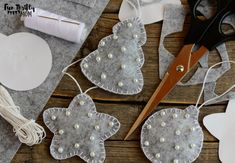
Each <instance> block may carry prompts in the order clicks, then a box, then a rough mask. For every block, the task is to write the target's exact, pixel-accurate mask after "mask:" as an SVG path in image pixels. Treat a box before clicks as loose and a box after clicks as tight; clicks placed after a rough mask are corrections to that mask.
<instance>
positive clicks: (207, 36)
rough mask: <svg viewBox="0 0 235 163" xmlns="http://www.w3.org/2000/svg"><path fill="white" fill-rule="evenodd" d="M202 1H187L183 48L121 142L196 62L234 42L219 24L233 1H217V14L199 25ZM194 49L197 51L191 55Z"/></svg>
mask: <svg viewBox="0 0 235 163" xmlns="http://www.w3.org/2000/svg"><path fill="white" fill-rule="evenodd" d="M201 1H202V0H188V3H189V7H190V11H191V27H190V30H189V33H188V35H187V36H186V38H185V44H184V46H183V48H182V49H181V51H180V53H179V54H178V56H177V57H176V58H175V60H174V61H173V63H172V64H171V65H170V66H169V68H168V70H167V73H166V74H165V76H164V78H163V80H162V82H161V83H160V85H159V86H158V88H157V89H156V91H155V92H154V93H153V95H152V97H151V98H150V100H149V101H148V103H147V105H146V106H145V108H144V109H143V111H142V112H141V113H140V115H139V117H138V118H137V120H136V121H135V123H134V124H133V125H132V127H131V129H130V130H129V132H128V134H127V136H126V137H125V140H126V139H127V138H128V137H129V136H130V135H131V134H132V133H133V132H134V130H135V129H136V128H137V127H138V126H139V125H140V124H141V123H142V122H143V121H144V120H145V119H146V118H147V117H148V116H149V114H150V113H151V112H152V111H153V110H154V109H155V107H156V106H157V105H158V104H159V103H160V101H161V100H162V99H163V98H164V97H165V96H166V95H167V94H168V93H169V92H170V91H171V90H172V89H173V88H174V87H175V86H176V84H177V83H178V82H179V81H180V80H181V79H182V78H183V77H184V76H185V75H186V74H187V73H188V72H189V71H190V69H191V68H192V67H193V66H194V65H196V64H197V63H198V61H199V59H200V58H201V57H202V56H203V55H204V54H205V53H206V52H207V51H210V50H212V49H214V48H215V47H216V46H218V45H220V44H222V43H224V42H226V41H229V40H233V39H235V34H234V33H233V34H229V35H227V34H224V33H223V31H222V23H223V21H224V19H225V18H226V17H228V16H229V15H232V14H235V0H217V12H216V14H215V15H214V16H212V17H211V18H209V19H207V20H205V21H203V20H201V19H199V18H198V15H197V7H198V5H199V4H200V3H201ZM194 46H197V47H199V48H198V50H196V51H193V48H194Z"/></svg>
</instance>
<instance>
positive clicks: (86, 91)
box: [84, 86, 98, 93]
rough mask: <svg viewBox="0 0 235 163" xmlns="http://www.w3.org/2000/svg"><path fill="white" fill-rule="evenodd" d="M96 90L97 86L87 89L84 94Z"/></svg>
mask: <svg viewBox="0 0 235 163" xmlns="http://www.w3.org/2000/svg"><path fill="white" fill-rule="evenodd" d="M96 88H98V87H97V86H94V87H91V88H88V89H87V90H86V91H85V92H84V93H87V92H89V91H91V90H93V89H96Z"/></svg>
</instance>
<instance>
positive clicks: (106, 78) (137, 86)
mask: <svg viewBox="0 0 235 163" xmlns="http://www.w3.org/2000/svg"><path fill="white" fill-rule="evenodd" d="M145 42H146V32H145V28H144V25H143V24H142V22H141V21H140V19H139V18H138V17H136V18H132V19H128V20H126V21H122V22H119V23H118V24H116V25H115V26H114V27H113V34H112V35H109V36H107V37H105V38H103V39H102V40H101V41H100V42H99V45H98V49H97V50H95V51H93V52H92V53H90V54H89V55H88V56H87V57H85V58H84V59H83V61H82V62H81V69H82V72H83V74H84V75H85V76H86V77H87V78H88V79H89V80H90V81H91V82H92V83H93V84H95V85H97V86H98V87H100V88H102V89H104V90H107V91H109V92H113V93H116V94H123V95H133V94H137V93H139V92H141V90H142V88H143V85H144V80H143V75H142V72H141V67H142V66H143V64H144V54H143V51H142V48H141V46H142V45H144V44H145Z"/></svg>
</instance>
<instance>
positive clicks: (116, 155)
mask: <svg viewBox="0 0 235 163" xmlns="http://www.w3.org/2000/svg"><path fill="white" fill-rule="evenodd" d="M121 1H122V0H111V1H110V3H109V5H108V6H107V7H106V9H105V11H104V13H103V14H102V16H101V18H100V19H99V21H98V22H97V24H96V26H95V27H94V29H93V30H92V32H91V34H90V36H89V37H88V39H87V41H86V42H85V44H84V46H83V48H82V49H81V51H80V52H79V53H78V55H77V58H82V57H85V56H86V55H88V54H89V53H90V52H92V51H93V50H95V49H96V48H97V45H98V42H99V40H100V39H102V38H103V37H104V36H107V35H110V34H112V27H113V25H114V24H116V23H117V22H118V17H117V14H118V10H119V7H120V4H121ZM183 4H186V0H183ZM188 28H189V19H187V21H186V23H185V31H184V32H180V33H176V34H173V35H170V36H168V37H167V38H166V40H165V46H166V47H167V49H169V50H170V51H171V52H173V53H174V54H177V52H178V51H179V49H180V48H181V46H182V45H183V38H184V36H185V35H186V31H187V29H188ZM146 30H147V36H148V40H147V43H146V45H145V46H144V47H143V49H144V52H145V59H146V62H145V65H144V67H143V69H142V71H143V74H144V78H145V86H144V90H143V91H142V92H141V93H140V94H138V95H135V96H120V95H114V94H112V93H108V92H105V91H103V90H101V89H96V90H93V91H91V92H89V94H90V95H91V96H92V98H93V99H94V100H95V102H96V105H97V110H98V111H100V112H104V113H108V114H111V115H113V116H115V117H117V118H118V119H119V120H120V122H121V124H122V126H121V128H120V130H119V132H118V133H117V134H116V135H114V136H113V137H112V138H110V139H109V140H108V141H106V142H105V146H106V151H107V157H106V162H107V163H108V162H112V163H116V162H117V163H118V162H123V163H124V162H127V163H129V162H135V163H137V162H138V163H144V162H148V160H147V159H146V158H145V156H144V155H143V153H142V151H141V149H140V146H139V139H140V138H139V134H140V128H138V130H137V131H136V132H135V133H134V134H133V135H132V136H131V137H130V139H129V140H128V141H123V138H124V136H125V134H126V133H127V132H128V129H129V128H130V127H131V125H132V123H133V122H134V121H135V119H136V118H137V116H138V115H139V113H140V112H141V110H142V109H143V107H144V106H145V104H146V102H147V101H148V99H149V98H150V96H151V95H152V93H153V92H154V90H155V89H156V87H157V86H158V84H159V83H160V79H159V77H158V44H159V38H160V32H161V22H160V23H155V24H152V25H147V26H146ZM234 43H235V42H229V43H227V48H228V51H229V54H230V59H232V60H235V55H233V53H235V46H234ZM219 60H220V58H219V57H218V56H217V54H216V52H215V51H213V52H212V53H211V55H210V64H213V63H215V62H218V61H219ZM234 67H235V66H233V67H232V70H231V71H230V72H228V73H226V74H225V75H224V76H223V78H221V79H220V80H219V81H218V85H217V89H216V92H217V93H220V92H222V91H223V90H226V89H227V88H228V87H229V86H230V85H231V84H232V83H233V81H235V80H234V79H235V77H234V72H235V71H234V70H235V69H234ZM69 72H70V73H71V74H72V75H73V76H75V78H76V79H77V80H78V81H79V83H80V84H81V86H82V88H83V89H87V88H89V87H91V86H92V84H91V83H89V82H88V80H87V79H85V78H84V76H83V75H82V74H81V72H80V67H79V64H78V65H75V66H73V67H71V68H70V69H69ZM200 89H201V85H197V86H191V87H180V86H177V87H176V88H175V89H174V90H173V91H172V92H171V93H170V94H169V95H168V96H167V97H166V98H165V99H164V100H163V101H162V103H161V105H160V106H159V107H158V108H157V109H163V108H168V107H179V108H182V109H183V108H185V107H187V106H188V104H194V103H195V101H196V100H197V97H198V94H199V91H200ZM78 93H79V92H78V89H77V87H76V85H75V84H74V83H73V81H71V80H70V79H69V78H68V77H66V76H65V77H64V78H63V79H62V81H61V82H60V84H59V85H58V87H57V89H56V90H55V92H54V94H53V96H52V97H51V99H50V100H49V102H48V104H47V106H46V107H45V109H47V108H49V107H54V106H59V107H67V106H68V104H69V103H70V101H71V100H72V98H73V97H74V96H75V95H76V94H78ZM225 109H226V103H222V104H217V105H213V106H208V107H204V108H203V109H202V110H201V113H200V119H199V120H200V123H201V125H202V119H203V117H204V116H206V115H208V114H211V113H218V112H224V111H225ZM38 122H39V123H40V124H42V125H43V126H44V127H45V125H44V124H43V122H42V115H40V117H39V119H38ZM45 129H46V131H47V138H46V139H45V141H43V143H42V144H40V145H36V146H33V147H27V146H25V145H22V147H21V148H20V150H19V151H18V153H17V154H16V156H15V158H14V160H13V161H12V162H13V163H22V162H25V163H57V162H64V163H65V162H66V163H73V162H83V161H82V160H81V159H80V158H78V157H74V158H71V159H67V160H64V161H58V160H54V159H53V158H52V157H51V156H50V154H49V146H50V142H51V138H52V136H53V135H52V133H50V132H49V130H48V129H47V128H46V127H45ZM203 130H204V134H205V140H204V141H205V143H204V147H203V151H202V153H201V155H200V157H199V158H198V159H197V160H196V161H195V162H197V163H201V162H203V163H212V162H213V163H218V162H220V161H219V158H218V141H217V140H216V139H215V138H214V137H213V136H212V135H210V134H209V132H208V131H207V130H206V129H205V128H203Z"/></svg>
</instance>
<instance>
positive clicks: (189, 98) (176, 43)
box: [54, 14, 235, 104]
mask: <svg viewBox="0 0 235 163" xmlns="http://www.w3.org/2000/svg"><path fill="white" fill-rule="evenodd" d="M117 22H118V19H117V15H116V14H103V16H102V17H101V19H100V20H99V21H98V23H97V25H96V27H95V28H94V30H93V31H92V33H91V34H90V36H89V37H88V39H87V41H86V43H85V44H84V47H83V49H82V50H81V52H80V53H79V54H78V56H77V57H78V58H80V57H81V56H83V57H84V56H86V55H88V54H89V53H90V52H92V51H93V50H95V49H96V48H97V45H98V42H99V41H100V39H102V38H103V37H105V36H107V35H110V34H111V33H112V26H113V25H114V24H115V23H117ZM187 28H188V26H186V27H185V29H186V30H187ZM160 32H161V24H160V23H156V24H153V25H148V26H147V33H148V41H147V43H146V45H145V46H144V47H143V49H144V52H145V64H144V66H143V68H142V71H143V75H144V80H145V85H144V89H143V91H142V92H141V93H140V94H138V95H134V96H121V95H115V94H112V93H109V92H106V91H103V90H101V89H97V90H94V91H92V92H90V94H91V96H92V98H93V99H96V100H104V101H138V102H147V101H148V99H149V98H150V96H151V95H152V93H153V92H154V90H155V89H156V88H157V86H158V84H159V83H160V81H161V80H160V79H159V73H158V66H159V64H158V45H159V36H160ZM185 35H186V33H185V32H180V33H177V34H173V35H170V36H168V37H167V38H166V40H165V46H166V48H167V49H168V50H169V51H171V52H172V53H173V54H177V52H178V51H179V50H180V48H181V46H182V45H183V38H184V36H185ZM234 43H235V42H234V41H231V42H228V43H227V48H228V52H229V54H230V59H231V60H235V55H232V54H233V53H234V52H235V46H233V45H234ZM218 61H220V58H219V56H217V53H216V51H215V50H214V51H213V52H212V53H211V55H210V57H209V62H210V63H209V65H212V64H213V63H217V62H218ZM69 72H70V73H71V74H72V75H73V76H75V78H76V79H78V81H79V83H80V84H81V85H82V88H83V89H86V88H88V87H91V86H92V84H91V83H90V82H89V81H88V80H87V79H86V78H85V77H84V76H83V75H82V74H81V72H80V67H79V64H77V65H75V66H73V67H71V68H70V69H69ZM233 72H234V66H233V68H232V70H230V72H229V73H227V74H226V75H224V76H223V78H221V79H220V80H219V82H218V85H217V88H216V91H217V92H218V93H221V92H223V91H224V90H225V89H226V88H228V87H229V86H230V85H231V84H233V81H234V79H235V76H234V74H233ZM232 79H233V80H232ZM188 88H190V89H188ZM200 89H201V85H197V86H190V87H188V86H187V87H182V86H177V87H176V88H175V89H174V90H173V91H172V92H171V93H170V94H169V95H168V96H167V97H166V98H165V99H164V100H163V101H162V102H163V103H184V104H192V103H195V101H196V100H197V97H198V94H199V91H200ZM186 92H187V93H186ZM77 93H78V90H77V88H76V86H75V84H74V82H73V81H72V80H71V79H69V78H68V77H67V76H65V77H64V78H63V79H62V81H61V82H60V84H59V86H58V87H57V89H56V91H55V92H54V95H55V96H63V97H64V96H66V97H73V96H75V95H76V94H77Z"/></svg>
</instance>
